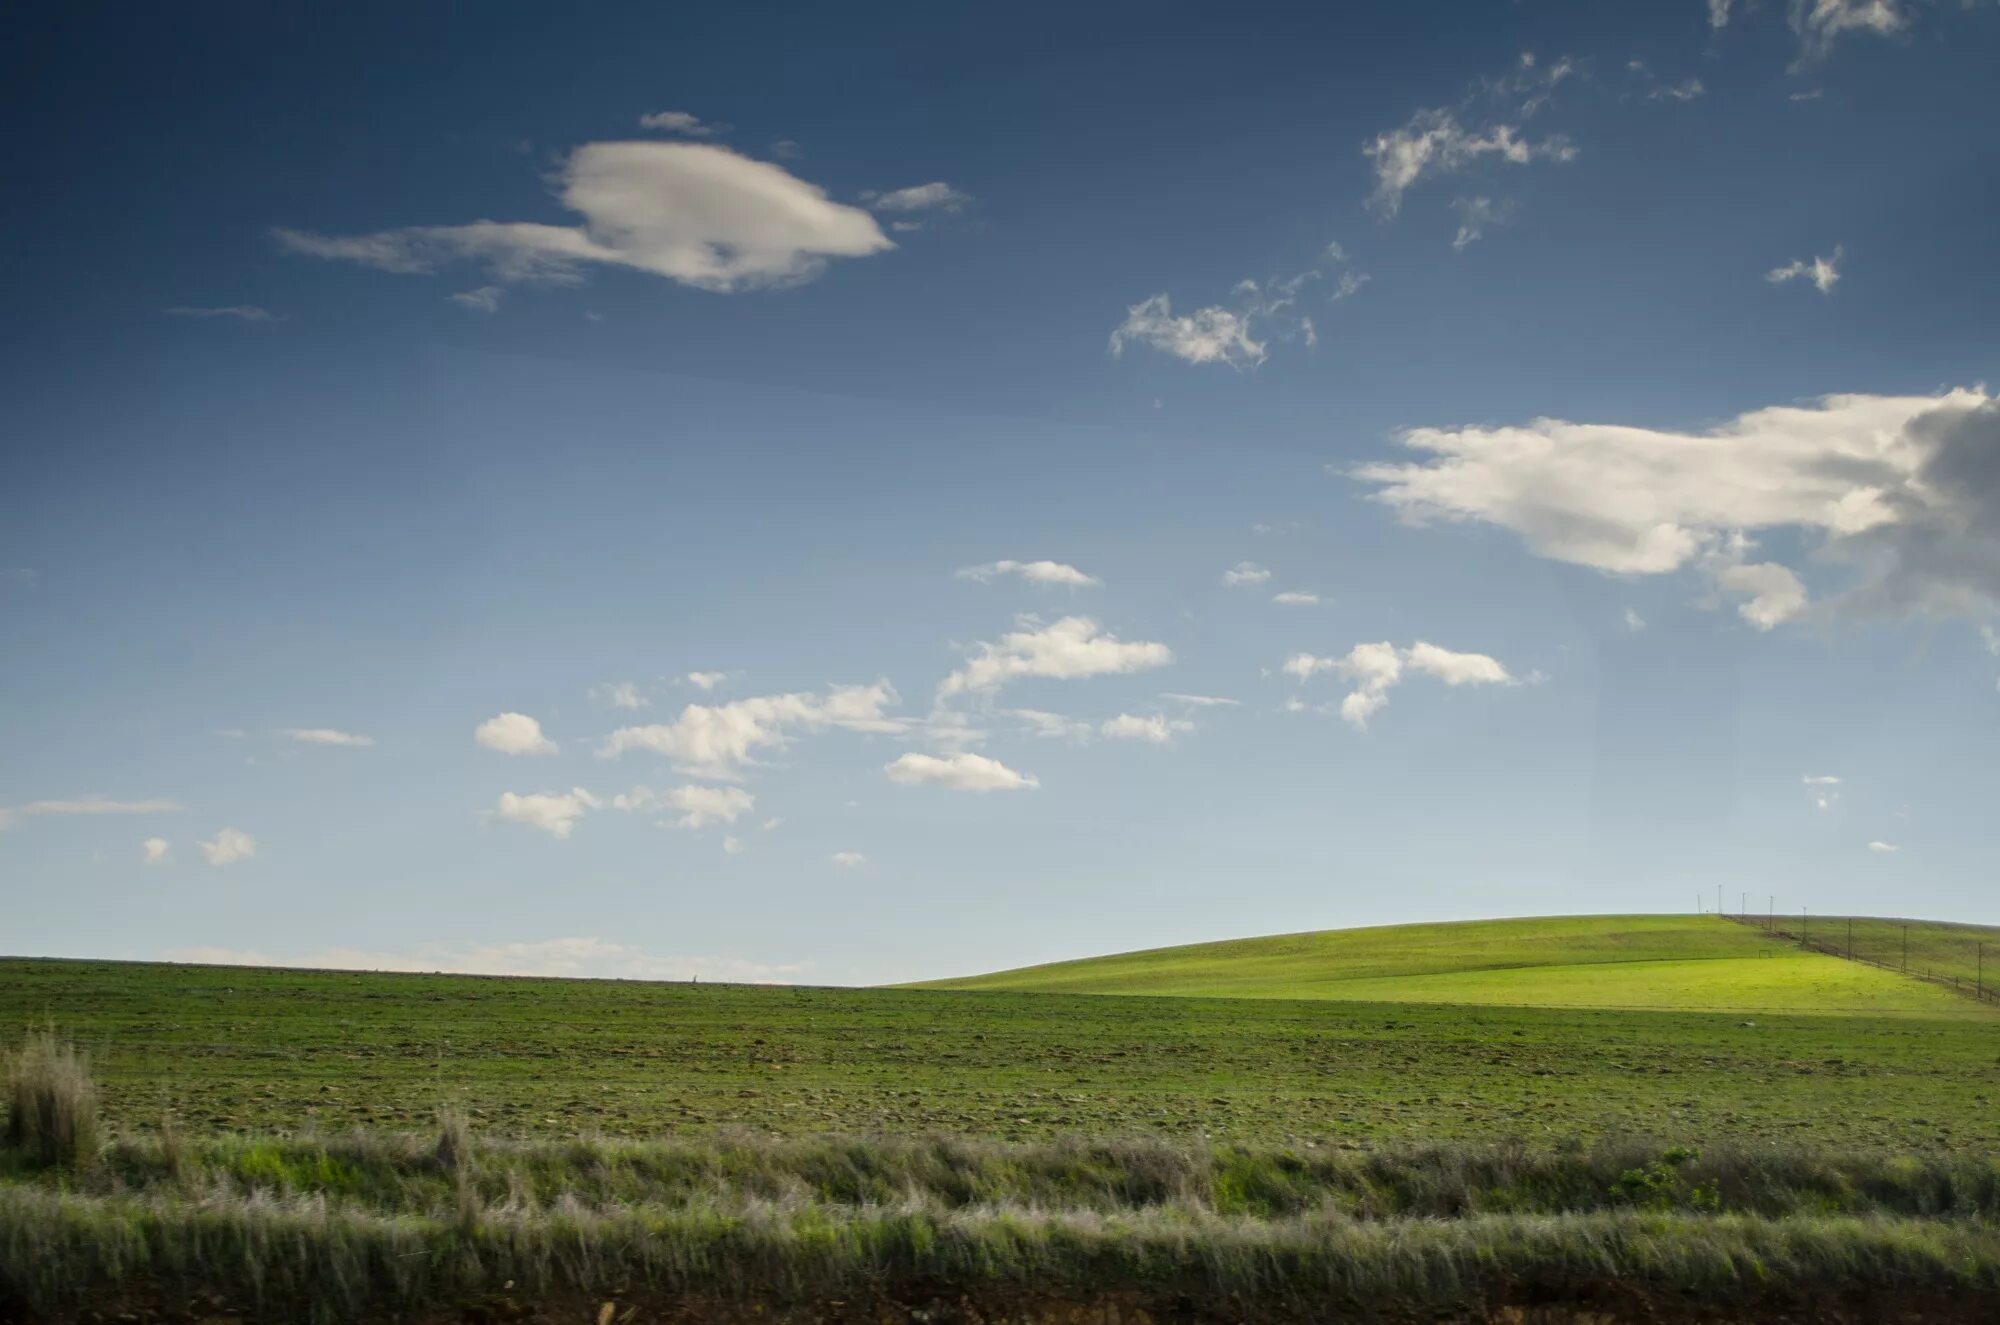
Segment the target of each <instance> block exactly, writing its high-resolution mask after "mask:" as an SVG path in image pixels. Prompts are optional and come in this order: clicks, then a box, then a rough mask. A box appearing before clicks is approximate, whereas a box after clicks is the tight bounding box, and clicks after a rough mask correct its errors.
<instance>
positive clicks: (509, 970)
mask: <svg viewBox="0 0 2000 1325" xmlns="http://www.w3.org/2000/svg"><path fill="white" fill-rule="evenodd" d="M161 956H163V957H164V958H165V959H166V960H168V961H174V962H196V963H200V964H203V965H215V966H285V967H300V968H305V969H310V970H323V971H440V972H447V973H450V974H456V975H539V976H560V977H572V978H582V977H589V978H595V979H616V980H688V979H702V980H717V981H737V982H741V983H745V984H763V983H771V982H775V981H780V980H784V979H788V978H793V977H796V976H797V975H798V974H799V973H801V972H803V971H806V970H808V969H810V968H809V967H807V966H806V965H803V964H772V963H767V962H754V961H748V960H745V959H743V958H738V957H676V956H660V955H654V954H652V953H649V952H647V951H645V950H644V949H642V948H638V947H634V946H632V945H630V944H624V943H614V942H612V941H610V940H609V939H602V938H557V939H533V940H528V941H524V942H515V943H444V942H438V943H420V944H417V945H415V946H413V947H409V948H397V949H389V950H377V949H369V948H319V949H315V950H312V951H309V952H303V953H272V952H263V951H254V950H250V949H244V948H222V947H210V946H202V947H183V948H170V949H168V950H167V951H166V952H164V953H162V954H161Z"/></svg>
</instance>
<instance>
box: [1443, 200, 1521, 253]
mask: <svg viewBox="0 0 2000 1325" xmlns="http://www.w3.org/2000/svg"><path fill="white" fill-rule="evenodd" d="M1451 209H1452V210H1453V211H1455V212H1457V213H1458V233H1457V234H1456V235H1454V236H1452V241H1451V246H1452V248H1454V249H1463V248H1465V247H1466V246H1467V245H1468V244H1471V243H1473V242H1475V241H1476V240H1478V239H1479V238H1480V237H1481V236H1483V235H1484V234H1485V233H1486V227H1487V226H1489V225H1499V224H1501V223H1502V222H1504V221H1506V220H1507V219H1508V218H1509V217H1510V216H1512V215H1513V211H1514V209H1513V208H1512V207H1511V206H1509V205H1508V204H1506V203H1504V202H1495V201H1493V199H1491V198H1488V197H1484V196H1481V197H1477V198H1453V199H1452V200H1451Z"/></svg>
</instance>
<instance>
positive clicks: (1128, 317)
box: [1111, 294, 1265, 368]
mask: <svg viewBox="0 0 2000 1325" xmlns="http://www.w3.org/2000/svg"><path fill="white" fill-rule="evenodd" d="M1133 344H1136V345H1146V346H1150V347H1151V348H1153V349H1156V350H1158V351H1160V352H1161V353H1162V354H1171V355H1172V356H1173V357H1174V358H1176V359H1180V360H1183V361H1185V362H1187V363H1226V364H1228V365H1229V366H1230V367H1232V368H1244V367H1255V366H1256V365H1258V364H1260V363H1262V362H1264V357H1265V348H1264V347H1265V342H1263V341H1260V340H1258V339H1256V338H1255V337H1254V336H1252V335H1251V334H1250V318H1249V315H1248V314H1245V313H1239V312H1236V311H1233V310H1231V309H1227V308H1223V307H1220V306H1211V307H1208V308H1197V309H1195V310H1194V312H1192V313H1184V314H1179V315H1176V314H1175V313H1174V307H1173V301H1172V300H1171V299H1169V298H1168V297H1167V296H1166V295H1164V294H1156V295H1153V296H1152V297H1151V298H1147V299H1142V300H1140V301H1139V302H1138V303H1136V304H1133V305H1132V306H1131V307H1130V308H1128V309H1127V310H1125V320H1124V321H1123V322H1121V323H1119V324H1118V327H1117V329H1116V330H1114V331H1113V332H1112V333H1111V353H1112V355H1113V356H1114V357H1117V356H1122V355H1123V354H1124V353H1125V347H1126V346H1127V345H1133Z"/></svg>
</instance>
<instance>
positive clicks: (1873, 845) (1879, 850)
mask: <svg viewBox="0 0 2000 1325" xmlns="http://www.w3.org/2000/svg"><path fill="white" fill-rule="evenodd" d="M1868 849H1869V850H1870V851H1873V852H1874V853H1875V854H1876V855H1878V856H1889V855H1894V854H1895V853H1896V852H1898V851H1901V850H1902V849H1903V848H1901V847H1899V846H1897V845H1896V844H1895V843H1894V842H1870V843H1869V844H1868Z"/></svg>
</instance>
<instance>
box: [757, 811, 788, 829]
mask: <svg viewBox="0 0 2000 1325" xmlns="http://www.w3.org/2000/svg"><path fill="white" fill-rule="evenodd" d="M784 822H785V821H784V820H783V819H780V818H779V817H778V816H777V815H775V814H774V815H772V816H771V817H770V818H768V819H766V820H765V821H764V822H763V823H760V824H758V825H757V827H758V828H759V829H761V830H762V831H764V832H766V833H768V832H771V831H773V830H775V829H776V828H777V827H778V826H779V825H781V824H783V823H784Z"/></svg>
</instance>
